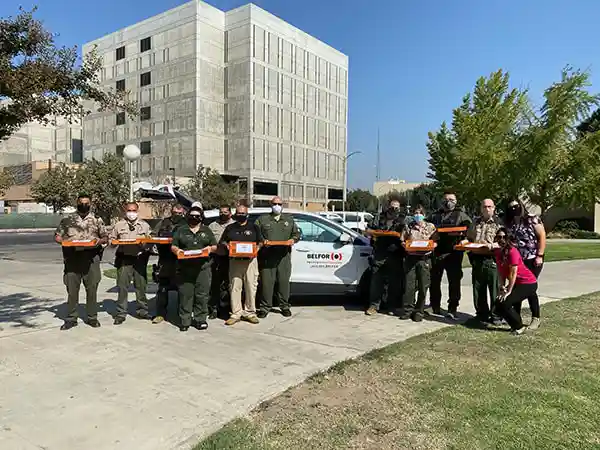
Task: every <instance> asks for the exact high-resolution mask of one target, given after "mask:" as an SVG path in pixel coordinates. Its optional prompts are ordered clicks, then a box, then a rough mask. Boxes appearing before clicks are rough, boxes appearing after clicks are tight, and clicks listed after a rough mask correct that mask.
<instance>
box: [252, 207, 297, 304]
mask: <svg viewBox="0 0 600 450" xmlns="http://www.w3.org/2000/svg"><path fill="white" fill-rule="evenodd" d="M256 226H257V228H258V233H259V240H260V241H261V242H262V241H265V240H267V241H288V240H290V239H293V240H294V241H295V242H298V240H299V239H300V230H299V229H298V226H297V225H296V222H295V221H294V218H293V217H292V216H289V215H287V214H281V215H280V216H275V215H273V214H265V215H264V216H261V217H259V218H258V219H257V220H256ZM291 252H292V247H291V246H289V247H286V246H273V247H263V248H262V249H261V250H260V252H259V258H258V266H259V273H260V282H261V287H262V298H261V300H260V306H259V309H260V311H261V312H262V313H264V314H266V313H268V312H269V311H270V310H271V308H272V307H273V295H275V296H276V297H277V300H278V302H279V307H280V308H281V310H282V311H284V310H289V309H290V277H291V276H292V255H291ZM276 283H277V290H275V284H276Z"/></svg>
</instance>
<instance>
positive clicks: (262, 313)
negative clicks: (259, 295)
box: [257, 310, 269, 319]
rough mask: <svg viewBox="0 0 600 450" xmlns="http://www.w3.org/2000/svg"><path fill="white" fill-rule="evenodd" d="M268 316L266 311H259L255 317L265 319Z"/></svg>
mask: <svg viewBox="0 0 600 450" xmlns="http://www.w3.org/2000/svg"><path fill="white" fill-rule="evenodd" d="M268 315H269V313H268V312H267V311H262V310H261V311H259V312H258V314H257V316H258V318H259V319H264V318H265V317H267V316H268Z"/></svg>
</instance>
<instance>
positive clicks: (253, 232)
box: [221, 222, 260, 244]
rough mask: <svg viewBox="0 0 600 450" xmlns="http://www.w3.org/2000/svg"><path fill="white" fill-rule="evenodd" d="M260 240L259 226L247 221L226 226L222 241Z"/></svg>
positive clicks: (257, 241)
mask: <svg viewBox="0 0 600 450" xmlns="http://www.w3.org/2000/svg"><path fill="white" fill-rule="evenodd" d="M232 241H234V242H235V241H239V242H256V243H257V244H258V243H259V242H260V237H259V232H258V228H257V226H256V225H255V224H254V223H250V222H246V224H245V225H242V224H241V223H239V222H235V223H232V224H231V225H228V226H227V228H225V231H223V236H221V242H232Z"/></svg>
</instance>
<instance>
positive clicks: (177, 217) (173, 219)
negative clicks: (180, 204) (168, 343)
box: [171, 214, 183, 223]
mask: <svg viewBox="0 0 600 450" xmlns="http://www.w3.org/2000/svg"><path fill="white" fill-rule="evenodd" d="M171 222H173V223H181V222H183V216H182V215H181V214H173V215H172V216H171Z"/></svg>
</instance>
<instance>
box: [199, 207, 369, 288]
mask: <svg viewBox="0 0 600 450" xmlns="http://www.w3.org/2000/svg"><path fill="white" fill-rule="evenodd" d="M270 212H271V209H270V208H250V210H249V218H248V219H249V220H250V221H251V222H253V221H255V220H256V219H257V218H258V217H259V216H261V215H263V214H269V213H270ZM204 214H205V217H206V219H207V220H206V223H207V224H208V223H210V222H212V221H213V220H216V218H217V217H218V214H219V212H218V210H211V211H205V213H204ZM284 214H288V215H291V216H292V217H293V218H294V220H295V222H296V224H297V225H298V228H299V229H300V241H298V243H296V244H295V245H294V246H293V247H292V277H291V290H292V295H344V294H348V293H354V294H359V295H360V296H361V297H364V296H365V295H366V289H368V287H367V284H368V282H369V280H370V277H369V276H368V273H369V270H368V269H369V257H370V256H371V253H372V247H371V244H370V242H369V240H368V239H367V238H365V237H363V236H361V235H360V234H358V233H356V232H354V231H352V230H349V229H347V228H346V227H344V226H341V225H339V224H337V223H335V222H332V221H330V220H328V219H326V218H324V217H321V216H319V215H318V214H312V213H309V212H304V211H289V210H285V211H284Z"/></svg>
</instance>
